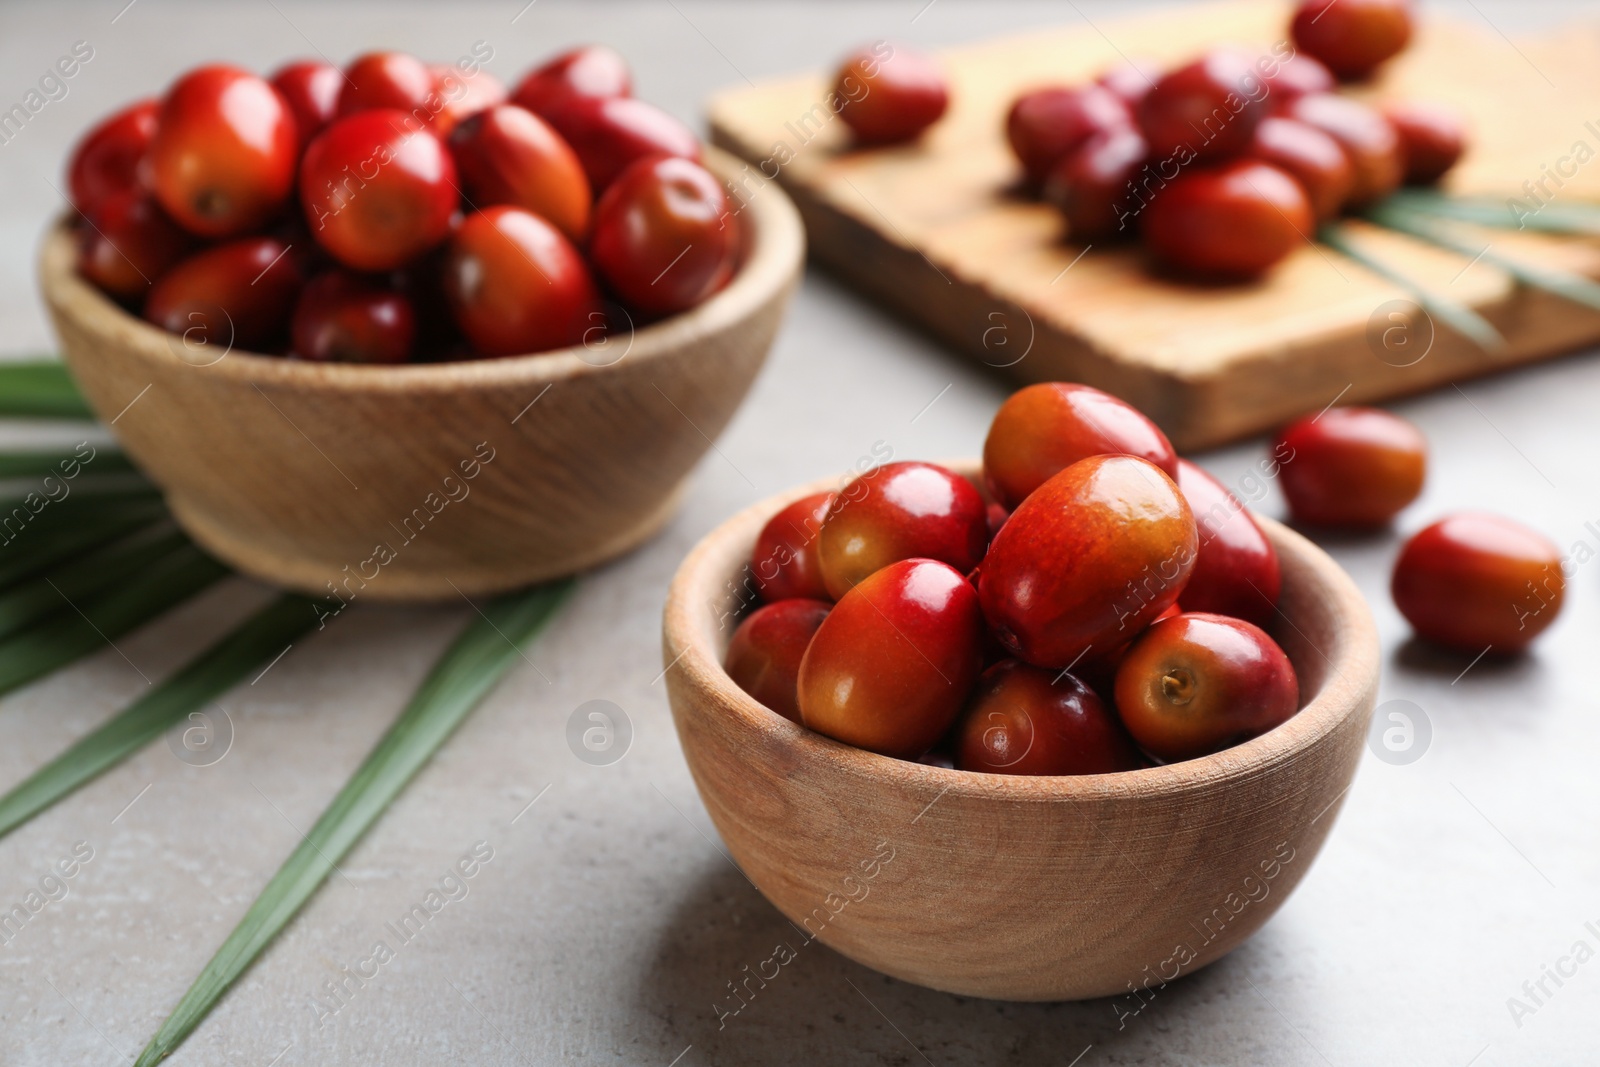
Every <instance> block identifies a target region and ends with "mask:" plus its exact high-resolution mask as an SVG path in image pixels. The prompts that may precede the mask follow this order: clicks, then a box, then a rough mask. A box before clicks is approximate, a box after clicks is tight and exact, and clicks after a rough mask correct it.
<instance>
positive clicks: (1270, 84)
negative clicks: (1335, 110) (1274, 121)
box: [1262, 52, 1339, 107]
mask: <svg viewBox="0 0 1600 1067" xmlns="http://www.w3.org/2000/svg"><path fill="white" fill-rule="evenodd" d="M1275 67H1276V69H1269V70H1268V71H1266V72H1265V73H1263V75H1262V76H1263V77H1264V78H1265V79H1266V81H1267V88H1268V89H1269V90H1270V91H1271V96H1272V102H1273V103H1274V104H1275V105H1276V106H1279V107H1281V106H1282V105H1283V104H1284V102H1286V101H1288V100H1292V99H1294V98H1295V97H1297V96H1305V95H1306V94H1308V93H1331V92H1333V91H1335V90H1336V89H1337V88H1338V87H1339V86H1338V82H1337V81H1335V80H1334V77H1333V71H1331V70H1329V69H1328V68H1327V66H1326V65H1325V64H1324V63H1323V62H1322V61H1321V60H1319V59H1315V58H1313V57H1311V56H1308V55H1306V54H1305V53H1304V52H1295V53H1294V54H1292V55H1290V56H1288V57H1287V58H1285V59H1282V60H1279V61H1277V63H1276V64H1275Z"/></svg>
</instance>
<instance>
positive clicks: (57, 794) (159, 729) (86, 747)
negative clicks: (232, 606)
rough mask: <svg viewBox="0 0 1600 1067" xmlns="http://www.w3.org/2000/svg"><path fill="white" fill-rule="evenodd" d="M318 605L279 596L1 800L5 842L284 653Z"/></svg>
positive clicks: (309, 623) (307, 626)
mask: <svg viewBox="0 0 1600 1067" xmlns="http://www.w3.org/2000/svg"><path fill="white" fill-rule="evenodd" d="M179 536H181V535H179ZM316 605H317V602H316V601H313V600H308V599H307V598H305V597H301V596H282V597H279V598H278V599H277V600H275V601H273V602H272V603H271V604H269V605H268V606H267V607H266V608H263V609H262V610H261V611H259V612H257V613H256V614H255V615H254V616H252V617H251V618H250V619H248V620H246V621H245V622H244V623H242V624H241V625H240V626H239V627H238V628H236V629H235V630H234V631H233V632H232V633H230V634H228V635H227V636H226V637H224V638H222V639H221V640H220V641H218V642H217V643H216V644H214V645H212V646H211V647H210V648H208V649H206V650H205V651H204V652H201V653H200V654H199V655H198V656H196V657H195V658H194V659H192V660H190V661H189V662H188V663H186V664H184V666H183V667H182V668H181V669H180V670H178V672H177V673H176V674H174V675H172V676H171V677H170V678H168V679H167V680H166V681H164V682H162V683H161V684H160V685H158V686H156V687H155V688H154V689H152V690H150V692H148V693H146V694H145V695H144V696H142V697H140V698H139V699H138V700H136V701H134V702H133V703H132V704H130V705H128V706H127V707H126V708H124V709H123V710H122V711H120V712H118V713H117V714H116V715H115V716H113V717H112V718H111V719H109V720H108V721H106V722H105V723H102V724H101V725H100V726H97V727H96V728H95V729H94V730H92V731H91V732H90V733H88V734H86V735H85V736H84V737H82V738H80V739H79V740H78V741H77V742H75V743H74V744H73V745H72V746H71V747H70V748H68V749H67V750H66V751H65V752H63V753H62V754H61V755H59V756H57V757H56V758H55V759H53V760H51V761H50V762H49V763H47V764H45V765H44V766H43V767H41V768H39V769H38V770H37V771H35V772H34V773H33V774H31V775H29V776H28V778H27V779H26V780H24V781H23V782H22V783H21V784H20V785H18V786H17V787H16V788H15V789H12V790H11V791H10V792H9V793H7V794H5V796H0V837H4V836H5V835H6V834H8V833H10V832H11V831H12V830H14V829H16V828H17V827H18V826H20V825H22V824H23V823H25V822H27V821H28V820H29V819H31V818H33V816H35V815H37V814H38V813H39V812H41V811H43V810H44V809H45V808H48V807H49V806H50V805H52V804H54V803H55V802H56V801H58V800H60V799H62V798H63V797H65V796H68V795H69V794H71V793H72V792H73V791H74V790H76V789H77V788H78V787H79V786H81V785H83V784H84V783H85V782H88V781H89V780H91V779H92V778H94V777H95V776H97V775H99V774H100V773H101V772H103V771H105V770H106V769H107V768H109V767H112V766H115V765H116V764H118V763H121V762H122V761H123V760H124V759H127V758H128V757H129V756H131V755H133V754H134V753H135V752H137V751H139V750H140V749H141V748H143V747H144V746H145V745H147V744H149V743H150V742H151V741H154V740H155V739H156V738H157V737H160V736H161V734H162V733H163V732H165V731H166V730H167V729H168V728H170V727H171V726H173V725H174V724H176V723H179V722H182V721H183V719H184V717H185V716H186V715H189V714H190V713H192V712H194V711H197V710H198V709H200V708H202V707H204V706H205V705H206V704H208V703H210V702H211V701H212V700H214V699H215V698H216V697H217V696H219V695H221V694H222V693H224V692H226V691H227V690H228V689H231V688H232V687H233V686H234V685H236V684H238V682H239V681H240V680H241V679H243V678H244V677H245V676H246V675H247V674H249V673H250V672H251V671H253V670H254V669H256V668H257V667H259V666H261V665H262V664H263V663H265V662H266V661H267V660H268V659H269V658H271V657H274V656H278V655H281V654H282V653H283V652H284V651H285V646H286V645H287V644H289V643H290V642H292V641H294V639H295V638H297V637H299V636H300V635H301V634H303V633H305V632H306V631H307V630H309V629H311V627H312V625H313V624H314V623H315V622H316V621H317V612H316V610H315V609H316Z"/></svg>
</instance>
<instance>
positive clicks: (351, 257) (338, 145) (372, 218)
mask: <svg viewBox="0 0 1600 1067" xmlns="http://www.w3.org/2000/svg"><path fill="white" fill-rule="evenodd" d="M411 126H412V124H411V123H409V116H407V115H406V114H404V113H403V112H399V111H393V110H375V111H362V112H360V113H358V114H355V115H351V116H350V117H349V118H342V119H338V120H336V121H335V122H334V123H333V125H331V126H329V127H328V128H327V129H325V130H323V131H322V133H321V134H319V135H318V136H317V137H316V139H314V140H313V141H312V142H311V144H310V145H308V146H307V147H306V153H305V160H304V162H302V164H301V166H300V200H301V203H302V205H303V206H304V208H305V213H306V223H307V224H308V225H309V226H310V227H311V234H312V236H313V237H315V238H316V241H317V243H318V244H319V245H321V246H322V247H323V248H325V249H327V250H328V252H329V253H330V254H331V255H332V256H333V258H334V259H337V260H338V261H339V262H340V263H342V264H344V265H345V266H347V267H354V268H355V269H356V270H365V271H378V270H393V269H394V268H396V267H399V266H401V265H403V264H405V263H406V262H408V261H410V260H412V259H414V258H416V257H417V256H419V255H421V254H422V253H424V252H426V251H428V249H430V248H432V247H434V246H435V245H437V244H438V243H439V242H440V241H442V240H444V238H445V237H446V236H447V235H448V234H449V233H450V224H451V216H452V215H454V214H455V211H456V207H457V202H458V201H459V199H460V194H459V193H458V192H457V191H456V189H457V184H458V180H457V177H456V165H455V161H454V160H452V159H451V157H450V153H449V152H447V151H446V150H445V147H444V145H443V143H441V142H440V140H439V139H438V138H437V137H435V136H434V135H433V134H432V133H430V132H429V131H428V130H426V129H414V128H411Z"/></svg>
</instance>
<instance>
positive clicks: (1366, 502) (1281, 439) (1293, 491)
mask: <svg viewBox="0 0 1600 1067" xmlns="http://www.w3.org/2000/svg"><path fill="white" fill-rule="evenodd" d="M1275 447H1276V449H1277V453H1276V454H1277V455H1279V456H1280V457H1287V458H1284V459H1283V460H1282V466H1281V468H1280V470H1279V474H1278V480H1279V483H1280V484H1281V485H1282V487H1283V495H1284V497H1285V499H1287V500H1288V502H1289V514H1290V515H1292V516H1293V517H1294V518H1295V520H1296V521H1297V522H1303V523H1310V524H1312V525H1316V526H1351V527H1372V526H1382V525H1384V524H1385V523H1387V522H1388V521H1389V520H1390V519H1392V518H1394V517H1395V516H1396V515H1398V514H1399V513H1400V511H1401V509H1403V508H1404V507H1405V506H1406V505H1407V504H1410V503H1411V502H1412V501H1413V500H1415V499H1417V497H1418V496H1419V495H1420V494H1421V493H1422V483H1423V479H1424V477H1425V476H1426V475H1427V469H1428V442H1427V439H1426V438H1424V437H1423V436H1422V431H1421V430H1418V429H1417V428H1416V427H1415V426H1413V425H1412V424H1411V423H1409V422H1407V421H1406V420H1405V419H1402V418H1401V417H1400V416H1398V415H1392V414H1390V413H1389V412H1387V411H1380V410H1379V409H1377V408H1362V407H1348V408H1329V409H1328V410H1327V411H1324V412H1323V413H1322V414H1321V415H1318V416H1311V417H1307V418H1303V419H1299V420H1297V421H1295V422H1292V423H1290V424H1289V425H1288V426H1285V427H1284V428H1283V430H1282V431H1281V432H1279V434H1278V438H1277V441H1276V442H1275Z"/></svg>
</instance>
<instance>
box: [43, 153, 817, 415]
mask: <svg viewBox="0 0 1600 1067" xmlns="http://www.w3.org/2000/svg"><path fill="white" fill-rule="evenodd" d="M702 152H703V159H702V161H701V162H702V163H703V164H704V165H705V166H706V168H707V169H709V170H710V171H711V172H712V173H713V174H715V175H716V176H717V177H718V178H720V179H722V181H723V184H724V185H725V186H729V187H730V188H732V187H734V186H735V181H736V179H739V178H742V177H744V172H745V171H748V170H749V169H750V168H749V167H748V165H747V164H745V163H744V162H743V161H742V160H740V159H738V158H737V157H735V156H733V155H732V154H730V153H728V152H725V151H722V150H721V149H719V148H716V147H715V146H712V145H702ZM729 199H730V201H731V203H732V206H733V208H734V210H733V212H732V214H733V215H734V216H736V217H740V216H742V221H743V223H744V225H745V233H746V234H748V235H749V236H748V238H747V240H746V243H745V249H744V252H745V255H744V260H743V262H742V263H741V264H740V267H739V271H738V273H737V274H735V275H734V277H733V280H732V281H731V282H729V284H728V285H727V286H726V287H725V288H723V289H722V290H720V291H719V292H717V293H714V294H713V295H712V296H711V297H710V298H708V299H707V300H705V301H704V302H702V303H700V304H697V305H696V306H695V307H693V308H690V309H689V310H687V311H684V312H680V313H678V314H676V315H671V316H668V317H667V318H664V319H661V320H659V321H657V322H653V323H650V324H649V325H647V326H642V327H639V328H637V329H635V330H634V331H633V333H632V337H631V341H630V344H629V347H628V348H627V349H626V350H625V351H624V353H623V355H621V356H619V357H617V358H616V359H613V360H611V361H610V362H607V363H594V362H590V361H588V360H585V359H584V358H583V357H582V355H581V353H582V352H583V351H584V350H585V349H584V346H583V345H575V346H572V347H569V348H559V349H551V350H548V351H544V352H532V353H526V354H523V355H515V356H486V357H477V358H471V359H463V360H454V361H441V362H435V363H406V364H398V365H377V366H374V365H366V364H357V363H313V362H310V361H307V360H300V359H286V358H284V357H282V356H273V355H265V354H261V353H255V352H247V351H244V350H242V349H241V350H232V349H230V350H229V351H227V352H226V353H224V355H223V356H222V357H219V358H218V359H217V361H216V362H214V363H210V364H206V365H204V366H197V365H196V364H192V363H189V362H187V361H185V360H183V359H181V358H180V357H179V356H178V354H177V353H176V352H175V351H174V350H173V348H172V342H173V341H174V340H175V339H177V337H178V335H176V334H172V333H168V332H167V331H165V330H162V329H160V328H158V327H157V326H155V325H153V324H151V323H148V322H146V321H145V320H144V319H143V318H141V317H139V316H138V315H136V314H133V313H132V312H129V311H128V310H126V309H125V308H123V307H122V306H121V305H120V304H118V303H116V302H115V301H114V300H112V299H111V298H110V297H108V296H106V295H105V294H104V293H102V292H101V291H100V290H99V289H97V288H96V287H95V286H94V285H93V284H91V283H90V282H89V281H88V280H87V279H85V278H83V277H82V276H81V275H80V274H79V273H78V271H77V242H76V241H75V240H74V239H73V234H72V229H71V222H72V218H73V216H74V215H75V214H76V212H75V211H74V210H73V209H72V208H70V207H69V208H67V209H66V210H65V211H63V212H62V214H61V215H60V216H59V217H58V218H57V220H56V221H55V222H54V223H53V224H52V225H51V226H50V227H49V228H48V229H47V230H46V231H45V235H44V239H43V242H42V244H41V248H40V252H39V260H38V276H39V285H40V289H41V291H42V292H43V294H44V296H45V299H46V300H47V301H49V302H50V303H51V304H52V305H55V306H56V307H57V308H58V309H59V310H60V311H61V312H62V313H64V314H67V315H70V316H72V317H73V318H75V319H77V320H78V321H79V322H80V323H82V324H83V325H85V326H86V327H87V328H89V329H91V330H94V331H95V332H98V333H102V334H108V333H112V332H115V333H117V334H118V335H120V337H121V338H122V339H123V340H124V341H125V342H126V344H127V346H128V347H129V348H131V349H133V350H134V351H136V352H137V353H138V354H139V355H141V356H142V357H143V358H145V359H154V360H157V361H160V362H163V363H165V364H167V365H169V366H170V367H172V368H185V369H200V370H205V371H207V372H208V373H211V374H214V375H219V376H221V377H223V378H225V379H230V380H232V381H234V382H236V383H239V384H262V385H266V384H273V385H280V386H287V387H291V388H298V389H302V390H306V391H326V392H351V393H361V392H370V393H386V392H408V393H409V392H419V393H428V392H441V393H442V392H452V391H458V390H460V389H462V388H464V387H467V388H471V387H475V386H476V387H496V388H498V387H504V386H526V385H531V386H535V387H537V386H539V385H544V384H549V383H556V382H562V381H566V380H569V379H573V378H580V377H584V376H587V375H591V374H602V373H605V372H606V371H610V370H614V369H617V368H619V367H622V366H624V365H643V364H647V363H649V362H652V361H654V360H657V359H661V358H665V357H668V356H670V355H672V354H674V353H678V352H681V351H683V350H684V349H685V348H686V347H690V346H693V345H695V344H696V343H698V342H701V341H704V340H705V339H706V338H708V337H712V336H715V335H716V334H718V333H721V332H723V331H725V330H726V329H728V328H729V327H731V326H732V325H733V324H735V323H737V322H739V321H741V320H743V319H746V318H748V317H749V316H750V315H752V314H754V313H755V312H757V311H758V310H759V309H760V308H761V307H762V306H763V305H764V304H765V303H766V302H767V301H768V300H770V299H771V297H772V295H773V293H774V292H776V291H778V290H781V289H782V288H783V287H784V286H785V285H787V284H790V283H791V282H792V281H793V279H795V278H796V277H797V276H798V274H799V271H800V267H801V265H802V264H803V261H804V257H805V231H804V228H803V227H802V225H801V222H800V215H799V211H798V210H797V209H796V208H795V206H794V203H793V201H792V200H790V198H789V195H788V193H787V192H785V191H784V189H783V188H782V186H780V185H779V184H778V183H777V182H775V181H766V180H763V181H762V182H761V183H760V184H759V185H757V186H755V187H754V190H753V191H752V192H750V194H749V195H747V196H741V195H740V194H739V192H737V191H730V195H729Z"/></svg>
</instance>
